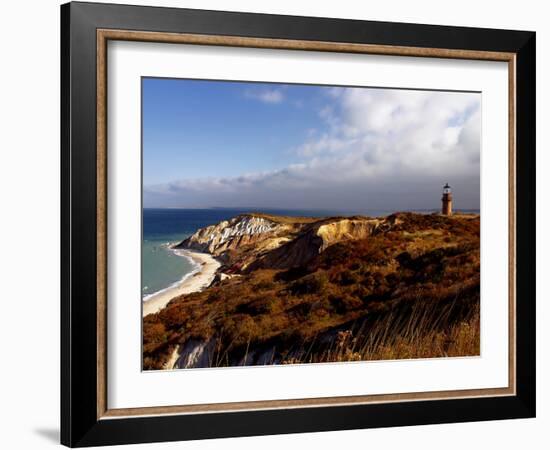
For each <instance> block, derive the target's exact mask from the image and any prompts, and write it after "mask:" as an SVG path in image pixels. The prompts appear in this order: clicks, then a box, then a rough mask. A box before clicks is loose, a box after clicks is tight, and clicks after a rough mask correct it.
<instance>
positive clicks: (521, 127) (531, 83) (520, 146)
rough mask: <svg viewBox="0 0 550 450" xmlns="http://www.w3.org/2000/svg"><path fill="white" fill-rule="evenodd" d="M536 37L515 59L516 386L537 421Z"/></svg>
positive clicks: (529, 39) (532, 35)
mask: <svg viewBox="0 0 550 450" xmlns="http://www.w3.org/2000/svg"><path fill="white" fill-rule="evenodd" d="M535 149H536V33H535V32H526V39H525V42H524V43H523V45H522V46H521V47H520V48H519V49H518V51H517V54H516V198H517V199H521V201H516V239H517V244H516V299H520V298H521V299H522V300H521V301H517V303H516V327H517V332H516V348H517V349H521V351H517V354H516V386H517V396H518V398H519V399H520V400H521V401H522V403H523V405H524V406H525V408H526V409H527V411H528V414H529V415H528V417H535V416H536V272H535V264H536V220H535V217H536V216H535V213H536V170H535V165H536V152H535Z"/></svg>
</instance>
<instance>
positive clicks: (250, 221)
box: [176, 215, 279, 256]
mask: <svg viewBox="0 0 550 450" xmlns="http://www.w3.org/2000/svg"><path fill="white" fill-rule="evenodd" d="M278 228H279V227H278V224H276V223H275V222H272V221H270V220H266V219H264V218H261V217H254V216H252V215H241V216H237V217H234V218H233V219H231V220H224V221H222V222H220V223H218V224H216V225H210V226H208V227H205V228H201V229H200V230H198V231H197V232H195V233H194V234H193V235H191V236H190V237H188V238H187V239H185V240H184V241H183V242H181V243H180V244H178V245H177V246H176V247H177V248H189V249H193V250H198V251H201V252H207V253H211V254H213V255H215V256H220V255H221V254H222V253H224V252H226V251H228V250H234V249H237V248H240V247H243V246H245V245H249V244H252V243H255V242H258V241H261V240H263V239H266V238H269V237H270V236H271V235H273V234H275V233H276V232H277V229H278Z"/></svg>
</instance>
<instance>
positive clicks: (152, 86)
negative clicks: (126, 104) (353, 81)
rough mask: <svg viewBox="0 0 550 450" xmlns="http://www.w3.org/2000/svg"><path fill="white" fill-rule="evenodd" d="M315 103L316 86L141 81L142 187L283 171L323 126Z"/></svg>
mask: <svg viewBox="0 0 550 450" xmlns="http://www.w3.org/2000/svg"><path fill="white" fill-rule="evenodd" d="M325 90H326V89H325ZM322 97H323V88H321V87H318V86H301V85H285V86H280V85H266V84H260V85H258V84H254V83H239V82H232V83H228V82H218V81H201V80H174V79H159V78H146V79H144V81H143V102H144V103H143V104H144V108H143V124H144V128H143V131H144V132H143V137H144V140H143V145H144V154H143V156H144V158H143V181H144V184H145V185H149V184H155V183H162V182H167V181H173V180H176V179H178V178H186V177H196V176H200V177H209V176H213V177H216V176H239V175H241V174H242V173H245V172H256V171H268V170H273V169H277V168H280V169H282V168H284V167H286V166H287V165H288V164H291V163H292V162H293V161H294V160H295V159H296V158H295V155H294V154H293V153H292V149H293V148H294V147H295V146H296V145H297V143H300V142H302V141H304V140H306V139H307V138H308V133H311V132H312V130H313V129H315V128H319V127H320V126H322V119H321V118H320V117H319V115H318V114H317V112H316V111H317V109H318V108H319V107H320V106H321V105H322V100H323V99H322ZM289 99H290V100H289ZM191 162H192V164H190V163H191Z"/></svg>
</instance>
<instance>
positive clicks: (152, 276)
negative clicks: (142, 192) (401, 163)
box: [141, 208, 478, 300]
mask: <svg viewBox="0 0 550 450" xmlns="http://www.w3.org/2000/svg"><path fill="white" fill-rule="evenodd" d="M250 212H259V210H258V209H225V208H215V209H149V208H144V209H143V240H142V256H141V283H142V299H143V300H147V298H148V297H150V296H151V295H152V294H155V293H157V292H159V291H162V290H164V289H167V288H169V287H171V286H173V285H175V284H178V283H180V282H181V281H182V280H183V279H184V278H186V277H189V276H191V275H193V274H194V273H195V272H196V271H197V270H198V267H197V265H196V264H195V263H194V262H193V261H192V260H191V259H189V258H187V257H185V256H181V255H178V254H177V253H176V252H174V251H173V250H171V249H170V248H169V246H170V245H171V244H174V243H177V242H180V241H182V240H184V239H185V238H186V237H188V236H190V235H192V234H193V233H194V232H195V231H197V230H198V229H199V228H203V227H205V226H208V225H214V224H216V223H218V222H221V221H222V220H227V219H231V218H232V217H235V216H237V215H239V214H244V213H250ZM261 212H264V213H269V214H277V215H284V216H307V217H326V216H338V215H354V214H364V215H368V216H372V217H376V216H386V215H388V214H391V213H392V211H382V210H365V211H356V212H355V211H352V212H346V213H343V212H342V211H322V210H282V209H262V210H261ZM419 212H420V211H419ZM423 212H431V211H423ZM472 212H474V211H472ZM476 212H478V211H476Z"/></svg>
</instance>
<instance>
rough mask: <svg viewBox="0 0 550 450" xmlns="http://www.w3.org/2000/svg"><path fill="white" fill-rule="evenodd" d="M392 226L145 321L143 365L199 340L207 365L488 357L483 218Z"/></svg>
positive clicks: (179, 301)
mask: <svg viewBox="0 0 550 450" xmlns="http://www.w3.org/2000/svg"><path fill="white" fill-rule="evenodd" d="M270 220H273V219H272V218H271V219H270ZM285 220H289V219H288V218H285ZM327 221H330V219H323V223H326V222H327ZM388 223H391V224H392V226H391V227H388V228H385V229H377V230H375V231H374V232H373V234H372V235H371V236H369V237H367V238H364V239H343V240H341V241H339V242H337V243H335V244H333V245H330V246H328V247H327V248H326V249H324V250H323V251H321V252H320V253H316V254H314V255H313V256H312V257H310V258H309V259H308V260H307V261H306V262H304V263H302V264H300V265H298V266H291V267H287V268H285V269H280V268H277V269H273V268H266V267H259V268H257V269H255V270H251V271H243V272H242V273H241V275H242V276H240V277H235V278H232V279H228V280H224V281H223V282H220V283H218V284H216V285H214V286H211V287H210V288H208V289H206V290H204V291H203V292H200V293H194V294H190V295H186V296H182V297H179V298H176V299H174V300H172V302H170V304H169V305H168V306H167V307H166V308H165V309H163V310H162V311H160V312H159V313H157V314H152V315H149V316H147V317H145V318H144V326H143V357H144V368H145V369H160V368H162V367H163V366H164V364H165V362H166V360H167V359H168V357H169V356H170V354H171V353H172V352H173V351H174V349H175V348H176V346H179V348H182V347H183V346H184V345H186V344H189V343H190V342H197V343H202V344H203V347H204V350H203V351H204V352H207V355H206V358H204V359H203V361H205V360H206V361H207V364H206V365H207V366H232V365H252V364H271V363H277V364H285V363H303V362H335V361H358V360H373V359H402V358H431V357H444V356H471V355H478V354H479V345H480V342H479V340H480V339H479V216H474V215H472V216H463V217H443V216H439V215H420V214H410V213H403V214H398V215H394V216H390V217H389V218H388ZM299 238H300V236H297V237H296V239H299ZM187 366H190V367H193V364H190V363H189V364H187Z"/></svg>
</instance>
